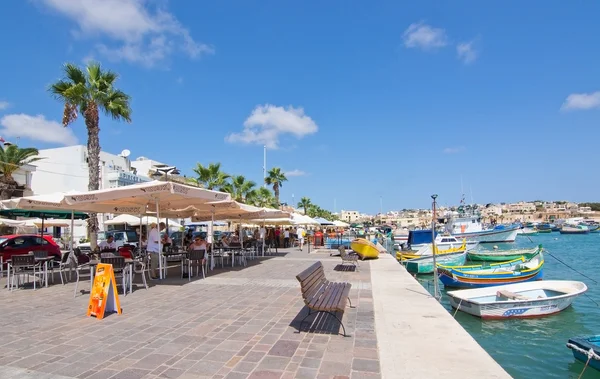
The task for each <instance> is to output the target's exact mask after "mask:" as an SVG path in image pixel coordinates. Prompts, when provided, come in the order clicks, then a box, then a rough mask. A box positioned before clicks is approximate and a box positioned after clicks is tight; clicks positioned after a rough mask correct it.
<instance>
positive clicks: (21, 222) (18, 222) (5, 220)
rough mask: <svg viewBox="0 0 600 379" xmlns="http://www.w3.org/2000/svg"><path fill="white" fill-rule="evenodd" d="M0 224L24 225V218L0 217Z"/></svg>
mask: <svg viewBox="0 0 600 379" xmlns="http://www.w3.org/2000/svg"><path fill="white" fill-rule="evenodd" d="M0 225H2V226H12V227H18V226H25V221H24V220H11V219H9V218H0Z"/></svg>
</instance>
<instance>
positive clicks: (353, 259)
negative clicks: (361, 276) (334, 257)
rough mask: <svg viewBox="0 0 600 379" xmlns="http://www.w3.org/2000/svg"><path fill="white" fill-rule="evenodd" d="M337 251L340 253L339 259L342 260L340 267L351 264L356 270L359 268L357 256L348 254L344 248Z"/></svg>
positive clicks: (340, 247) (341, 247)
mask: <svg viewBox="0 0 600 379" xmlns="http://www.w3.org/2000/svg"><path fill="white" fill-rule="evenodd" d="M338 251H339V252H340V258H342V265H344V264H345V263H351V264H353V265H354V267H356V268H359V267H360V266H359V264H358V255H357V254H348V253H347V252H346V248H345V247H344V246H339V247H338Z"/></svg>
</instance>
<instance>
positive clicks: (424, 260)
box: [402, 250, 467, 274]
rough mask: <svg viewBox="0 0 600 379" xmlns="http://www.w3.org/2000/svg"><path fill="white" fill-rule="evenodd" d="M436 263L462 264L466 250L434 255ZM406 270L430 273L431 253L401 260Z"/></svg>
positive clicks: (465, 259)
mask: <svg viewBox="0 0 600 379" xmlns="http://www.w3.org/2000/svg"><path fill="white" fill-rule="evenodd" d="M435 260H436V263H437V264H443V265H444V266H462V265H464V264H465V262H466V261H467V252H466V251H464V250H463V251H460V252H456V253H450V254H444V255H438V254H436V255H435ZM402 263H403V264H404V267H406V271H408V272H410V273H412V274H431V273H433V255H428V256H424V257H421V258H414V259H409V260H407V261H403V262H402Z"/></svg>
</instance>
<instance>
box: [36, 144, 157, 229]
mask: <svg viewBox="0 0 600 379" xmlns="http://www.w3.org/2000/svg"><path fill="white" fill-rule="evenodd" d="M124 152H125V151H124ZM124 155H129V154H127V153H126V154H124ZM39 156H40V157H42V158H44V159H41V160H39V161H36V162H35V165H36V166H37V169H35V170H31V171H30V173H31V175H30V178H31V179H30V182H31V189H32V190H33V194H35V195H43V194H48V193H54V192H67V191H82V192H83V191H87V190H88V181H89V175H88V152H87V147H86V146H84V145H75V146H67V147H59V148H55V149H43V150H40V151H39ZM155 164H156V165H162V164H161V163H160V162H156V161H152V160H150V159H148V158H145V157H140V158H138V159H137V160H135V161H133V162H132V161H130V159H129V157H128V156H123V154H119V155H115V154H111V153H107V152H104V151H101V152H100V186H99V187H100V189H103V188H115V187H123V186H127V185H131V184H136V183H142V182H148V181H150V180H152V179H151V178H150V177H148V172H149V171H151V169H152V168H153V167H154V165H155ZM104 217H110V215H105V216H104ZM99 219H100V229H104V228H103V221H104V219H103V218H102V217H100V216H99ZM75 229H76V230H75V231H74V236H75V237H76V238H78V237H84V236H85V235H86V231H85V228H84V227H81V228H75Z"/></svg>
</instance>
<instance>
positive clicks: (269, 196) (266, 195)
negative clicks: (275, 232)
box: [246, 187, 277, 208]
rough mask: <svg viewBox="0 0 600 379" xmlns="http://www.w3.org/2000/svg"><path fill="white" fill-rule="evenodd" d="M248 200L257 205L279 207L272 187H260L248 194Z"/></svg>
mask: <svg viewBox="0 0 600 379" xmlns="http://www.w3.org/2000/svg"><path fill="white" fill-rule="evenodd" d="M246 201H247V202H248V203H249V204H251V205H254V206H255V207H266V208H277V203H276V201H275V197H273V193H272V192H271V190H270V189H268V188H265V187H260V188H259V189H257V190H254V191H252V192H251V193H249V194H248V196H247V198H246Z"/></svg>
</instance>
